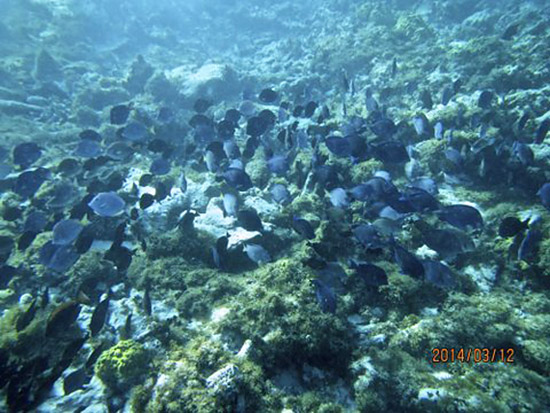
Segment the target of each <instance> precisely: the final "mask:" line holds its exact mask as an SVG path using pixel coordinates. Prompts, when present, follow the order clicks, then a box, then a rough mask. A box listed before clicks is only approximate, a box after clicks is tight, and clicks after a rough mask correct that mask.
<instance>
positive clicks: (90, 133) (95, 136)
mask: <svg viewBox="0 0 550 413" xmlns="http://www.w3.org/2000/svg"><path fill="white" fill-rule="evenodd" d="M78 136H79V137H80V139H83V140H90V141H94V142H101V141H102V140H103V138H102V137H101V135H100V134H99V133H98V132H96V131H95V130H93V129H85V130H83V131H82V132H80V133H79V134H78Z"/></svg>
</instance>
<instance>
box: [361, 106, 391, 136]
mask: <svg viewBox="0 0 550 413" xmlns="http://www.w3.org/2000/svg"><path fill="white" fill-rule="evenodd" d="M367 124H368V125H369V128H370V130H371V132H372V133H374V134H375V135H376V136H378V137H379V138H383V139H389V138H391V137H392V136H393V134H394V133H395V132H397V126H395V123H393V121H392V120H391V119H390V118H388V117H386V115H384V114H383V113H382V112H381V111H375V112H371V113H370V114H369V116H368V117H367Z"/></svg>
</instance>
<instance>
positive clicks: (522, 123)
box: [518, 112, 531, 131]
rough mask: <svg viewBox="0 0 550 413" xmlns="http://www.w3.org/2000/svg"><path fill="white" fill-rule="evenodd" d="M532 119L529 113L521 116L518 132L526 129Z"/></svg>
mask: <svg viewBox="0 0 550 413" xmlns="http://www.w3.org/2000/svg"><path fill="white" fill-rule="evenodd" d="M530 117H531V115H530V114H529V112H524V113H523V115H521V118H519V120H518V131H522V130H523V128H525V125H526V124H527V121H528V120H529V118H530Z"/></svg>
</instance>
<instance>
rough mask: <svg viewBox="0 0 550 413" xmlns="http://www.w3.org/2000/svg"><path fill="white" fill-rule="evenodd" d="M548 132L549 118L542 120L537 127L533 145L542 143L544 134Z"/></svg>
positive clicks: (549, 128) (549, 127) (549, 126)
mask: <svg viewBox="0 0 550 413" xmlns="http://www.w3.org/2000/svg"><path fill="white" fill-rule="evenodd" d="M549 130H550V118H546V119H544V120H543V121H542V122H541V123H540V125H539V127H538V128H537V133H536V135H535V143H536V144H541V143H542V142H543V141H544V138H546V134H547V133H548V131H549Z"/></svg>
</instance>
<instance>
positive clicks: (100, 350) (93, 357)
mask: <svg viewBox="0 0 550 413" xmlns="http://www.w3.org/2000/svg"><path fill="white" fill-rule="evenodd" d="M104 350H105V344H104V343H101V344H99V346H97V347H96V348H95V349H94V350H93V351H92V352H91V353H90V355H89V356H88V358H87V359H86V363H85V364H84V366H85V367H86V368H87V369H90V368H92V367H93V366H94V364H95V362H96V361H97V359H98V358H99V356H101V353H103V351H104Z"/></svg>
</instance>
